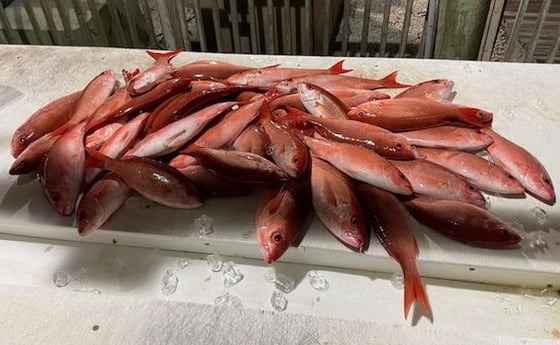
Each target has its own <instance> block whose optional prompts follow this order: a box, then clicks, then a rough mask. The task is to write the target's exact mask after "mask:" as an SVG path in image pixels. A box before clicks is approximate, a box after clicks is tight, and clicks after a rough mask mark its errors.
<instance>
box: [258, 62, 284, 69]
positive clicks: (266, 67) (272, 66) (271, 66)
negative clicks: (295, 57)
mask: <svg viewBox="0 0 560 345" xmlns="http://www.w3.org/2000/svg"><path fill="white" fill-rule="evenodd" d="M278 67H280V64H279V63H277V64H275V65H269V66H264V67H261V68H259V69H270V68H278Z"/></svg>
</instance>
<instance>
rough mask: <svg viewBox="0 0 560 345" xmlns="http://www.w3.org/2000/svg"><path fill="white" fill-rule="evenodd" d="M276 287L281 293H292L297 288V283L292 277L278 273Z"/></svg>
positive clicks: (275, 281)
mask: <svg viewBox="0 0 560 345" xmlns="http://www.w3.org/2000/svg"><path fill="white" fill-rule="evenodd" d="M274 286H275V287H276V289H278V290H279V291H282V292H283V293H290V292H292V291H293V290H294V288H295V287H296V282H294V281H293V279H291V278H290V277H288V276H287V275H285V274H282V273H276V279H275V280H274Z"/></svg>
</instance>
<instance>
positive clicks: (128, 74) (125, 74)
mask: <svg viewBox="0 0 560 345" xmlns="http://www.w3.org/2000/svg"><path fill="white" fill-rule="evenodd" d="M121 73H122V75H123V78H124V81H125V83H128V82H129V81H131V80H132V78H134V77H135V76H137V75H138V74H140V70H139V69H138V68H136V69H135V70H134V71H132V72H129V71H127V70H126V69H124V68H123V70H122V71H121Z"/></svg>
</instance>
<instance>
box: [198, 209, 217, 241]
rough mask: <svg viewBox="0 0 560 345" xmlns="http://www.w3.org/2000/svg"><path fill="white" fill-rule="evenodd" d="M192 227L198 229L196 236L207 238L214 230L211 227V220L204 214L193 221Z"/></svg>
mask: <svg viewBox="0 0 560 345" xmlns="http://www.w3.org/2000/svg"><path fill="white" fill-rule="evenodd" d="M194 225H195V226H196V228H197V229H198V234H199V235H200V236H207V235H210V234H211V233H213V232H214V228H213V226H212V218H211V217H208V216H207V215H205V214H203V215H202V216H200V217H198V218H196V219H195V220H194Z"/></svg>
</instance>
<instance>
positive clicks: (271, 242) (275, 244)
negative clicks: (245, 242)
mask: <svg viewBox="0 0 560 345" xmlns="http://www.w3.org/2000/svg"><path fill="white" fill-rule="evenodd" d="M257 241H258V243H259V248H260V251H261V254H262V256H263V259H264V261H265V262H266V263H267V264H270V263H273V262H274V261H276V260H278V259H279V258H280V257H281V256H282V254H284V252H285V251H286V250H287V249H288V248H289V247H290V245H291V244H292V242H293V239H291V238H290V237H289V236H288V234H287V231H286V229H285V228H282V227H280V226H274V225H271V226H268V227H267V228H266V229H264V231H259V232H258V237H257Z"/></svg>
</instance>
